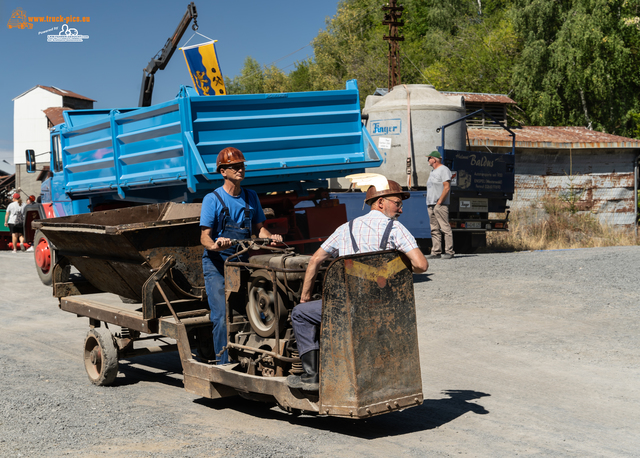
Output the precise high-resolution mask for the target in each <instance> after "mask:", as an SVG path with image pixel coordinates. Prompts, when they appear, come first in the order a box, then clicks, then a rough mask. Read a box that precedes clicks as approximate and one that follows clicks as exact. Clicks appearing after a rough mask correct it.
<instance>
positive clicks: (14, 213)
mask: <svg viewBox="0 0 640 458" xmlns="http://www.w3.org/2000/svg"><path fill="white" fill-rule="evenodd" d="M23 224H24V208H23V207H22V198H21V197H20V194H19V193H17V192H16V193H15V194H14V195H13V202H11V203H10V204H9V205H7V211H6V213H5V215H4V225H5V226H7V227H8V228H9V230H10V231H11V241H12V242H13V252H14V253H17V252H18V240H20V249H21V250H22V251H25V248H24V229H23Z"/></svg>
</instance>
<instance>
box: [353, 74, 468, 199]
mask: <svg viewBox="0 0 640 458" xmlns="http://www.w3.org/2000/svg"><path fill="white" fill-rule="evenodd" d="M409 109H410V116H409ZM362 113H363V115H365V117H367V116H368V120H367V121H366V126H367V130H368V131H369V133H370V134H371V137H372V138H373V140H374V142H375V144H376V146H377V147H378V150H379V151H380V154H381V155H382V156H383V159H384V162H383V163H382V165H381V166H380V167H379V168H376V169H371V170H370V171H371V172H375V173H381V174H383V175H384V176H386V177H387V178H389V179H391V180H394V181H397V182H398V183H400V184H401V185H402V186H407V185H408V181H407V176H408V175H407V158H408V157H410V158H411V180H410V184H411V186H412V187H424V186H426V183H427V178H428V177H429V173H430V172H431V167H429V163H428V162H427V158H426V155H427V154H428V153H430V152H431V151H433V150H435V149H436V147H438V146H441V145H440V143H441V135H440V133H438V132H436V129H437V128H438V127H440V126H442V125H444V124H447V123H450V122H452V121H455V120H456V119H459V118H460V117H462V116H464V115H465V114H466V113H465V108H464V99H463V98H462V97H460V96H454V97H447V96H444V95H442V94H441V93H440V92H438V91H437V90H435V89H434V87H433V86H432V85H430V84H407V85H398V86H395V87H394V88H393V91H391V92H389V93H387V94H386V95H384V96H373V95H370V96H368V97H367V100H366V102H365V107H364V110H363V111H362ZM446 143H447V144H446V145H444V146H445V148H447V149H456V150H464V149H466V147H465V124H464V123H459V124H457V125H455V126H452V127H451V128H449V129H447V136H446Z"/></svg>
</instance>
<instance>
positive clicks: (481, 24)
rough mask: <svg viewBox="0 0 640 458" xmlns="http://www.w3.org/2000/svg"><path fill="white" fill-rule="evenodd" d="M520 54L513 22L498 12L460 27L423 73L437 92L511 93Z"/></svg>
mask: <svg viewBox="0 0 640 458" xmlns="http://www.w3.org/2000/svg"><path fill="white" fill-rule="evenodd" d="M519 51H520V50H519V42H518V39H517V36H516V34H515V31H514V29H513V25H512V23H511V21H510V20H509V18H508V17H506V16H505V15H504V14H502V13H499V14H495V15H494V16H493V17H491V18H487V19H482V20H479V21H472V22H470V23H469V24H468V25H467V26H465V27H461V28H460V29H459V31H458V35H457V36H456V37H452V38H451V39H449V40H447V41H446V42H445V43H444V44H443V45H442V52H441V54H440V56H439V58H438V59H436V60H435V61H434V62H433V63H432V64H431V65H429V66H428V67H427V68H426V69H425V71H424V74H425V75H426V77H427V79H428V80H429V81H431V82H432V84H433V85H434V86H435V87H436V89H438V90H445V91H469V92H491V93H509V92H511V89H512V83H511V76H512V69H513V66H514V64H515V61H516V59H517V57H518V55H519Z"/></svg>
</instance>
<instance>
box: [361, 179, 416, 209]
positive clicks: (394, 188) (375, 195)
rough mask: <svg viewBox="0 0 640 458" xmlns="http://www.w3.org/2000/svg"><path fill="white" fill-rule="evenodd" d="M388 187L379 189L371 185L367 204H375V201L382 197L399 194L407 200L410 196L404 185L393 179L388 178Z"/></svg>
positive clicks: (368, 190)
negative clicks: (403, 188) (404, 189)
mask: <svg viewBox="0 0 640 458" xmlns="http://www.w3.org/2000/svg"><path fill="white" fill-rule="evenodd" d="M387 184H388V188H387V189H381V190H380V191H378V190H377V189H376V187H375V186H370V187H369V189H367V196H366V197H365V199H364V201H365V203H366V204H367V205H371V204H373V202H374V201H376V200H378V199H379V198H380V197H387V196H394V195H397V196H398V197H400V198H401V199H402V200H407V199H408V198H409V193H408V192H405V191H403V190H402V186H400V185H399V184H398V183H396V182H395V181H393V180H387Z"/></svg>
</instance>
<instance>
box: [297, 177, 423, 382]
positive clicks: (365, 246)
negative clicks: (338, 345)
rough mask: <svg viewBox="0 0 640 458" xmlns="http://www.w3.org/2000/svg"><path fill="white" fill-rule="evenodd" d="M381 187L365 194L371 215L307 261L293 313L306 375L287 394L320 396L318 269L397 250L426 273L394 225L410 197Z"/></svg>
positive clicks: (408, 238) (341, 230) (343, 229)
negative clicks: (346, 259)
mask: <svg viewBox="0 0 640 458" xmlns="http://www.w3.org/2000/svg"><path fill="white" fill-rule="evenodd" d="M379 187H380V188H383V187H384V188H385V189H377V188H376V186H371V187H369V189H368V190H367V195H366V198H365V202H366V204H367V205H369V206H371V211H370V212H369V213H367V214H366V215H364V216H361V217H359V218H356V219H354V220H352V221H350V222H348V223H345V224H343V225H342V226H340V227H338V229H336V230H335V232H334V233H333V234H331V236H329V238H328V239H327V240H326V241H325V242H324V243H323V244H322V246H321V247H320V248H318V250H317V251H316V252H315V253H314V254H313V256H312V257H311V260H310V261H309V266H308V267H307V271H306V273H305V276H304V284H303V287H302V297H301V299H300V304H298V305H296V306H295V307H294V308H293V311H292V312H291V321H292V324H293V331H294V333H295V336H296V342H297V344H298V353H299V354H300V359H301V361H302V368H303V369H304V371H305V374H303V375H302V376H297V375H290V376H289V377H288V378H287V384H288V385H289V387H291V388H301V389H303V390H307V391H316V390H318V386H319V380H320V377H319V373H318V359H319V348H320V345H319V342H318V328H319V326H320V322H321V320H322V301H321V300H315V301H311V292H312V290H313V285H314V282H315V278H316V275H317V273H318V270H319V267H320V265H321V264H322V263H323V262H324V261H325V260H327V259H329V258H330V257H336V256H346V255H349V254H355V253H368V252H371V251H380V250H393V249H395V250H399V251H402V252H403V253H405V254H406V255H407V257H408V258H409V261H411V268H412V270H413V271H414V272H416V273H422V272H426V270H427V268H428V267H429V263H428V262H427V260H426V259H425V257H424V255H423V254H422V251H420V248H418V244H417V243H416V239H415V238H414V237H413V236H412V235H411V233H410V232H409V231H408V230H407V229H406V228H405V227H404V226H403V225H402V224H401V223H399V222H398V221H397V218H398V216H400V214H401V213H402V201H403V200H405V199H408V198H409V193H408V192H403V191H402V187H401V186H400V185H399V184H398V183H396V182H395V181H391V180H388V181H387V183H386V186H379Z"/></svg>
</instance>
